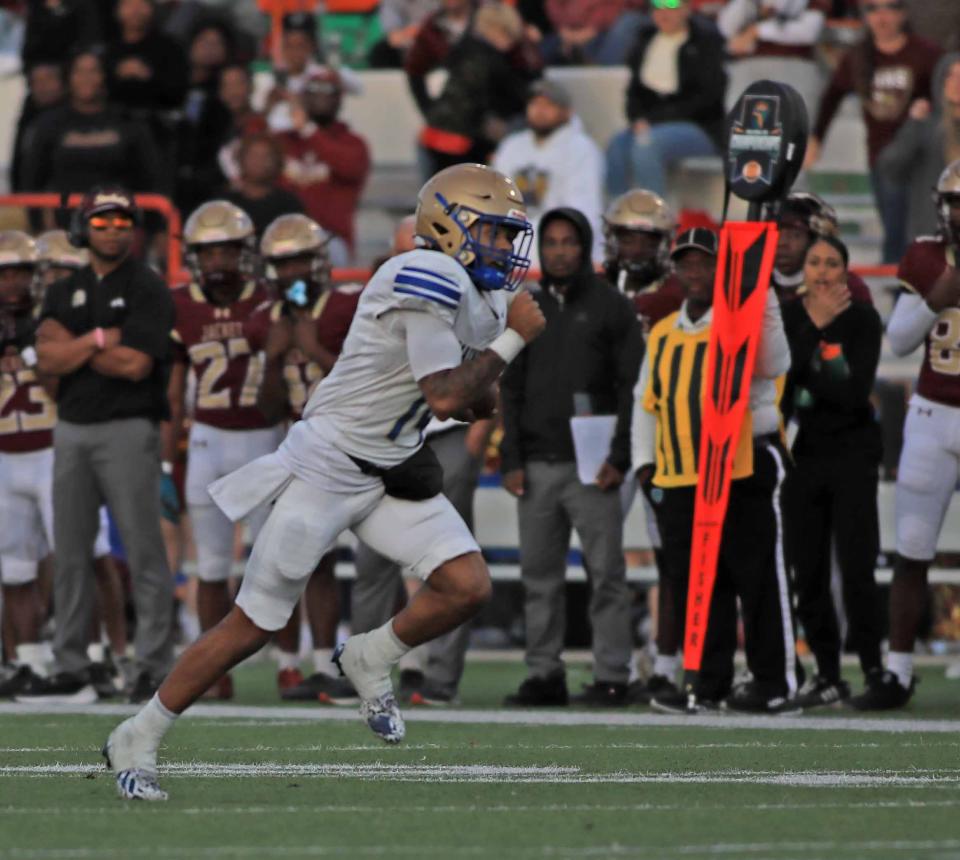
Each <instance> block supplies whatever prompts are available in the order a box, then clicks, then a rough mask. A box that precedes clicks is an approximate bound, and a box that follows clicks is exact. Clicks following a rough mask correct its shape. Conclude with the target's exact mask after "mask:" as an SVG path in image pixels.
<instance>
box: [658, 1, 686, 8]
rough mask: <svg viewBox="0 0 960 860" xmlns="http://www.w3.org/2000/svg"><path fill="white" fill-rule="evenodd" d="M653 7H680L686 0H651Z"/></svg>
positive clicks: (684, 4)
mask: <svg viewBox="0 0 960 860" xmlns="http://www.w3.org/2000/svg"><path fill="white" fill-rule="evenodd" d="M651 5H652V6H653V8H654V9H682V8H683V7H684V6H686V5H687V0H651Z"/></svg>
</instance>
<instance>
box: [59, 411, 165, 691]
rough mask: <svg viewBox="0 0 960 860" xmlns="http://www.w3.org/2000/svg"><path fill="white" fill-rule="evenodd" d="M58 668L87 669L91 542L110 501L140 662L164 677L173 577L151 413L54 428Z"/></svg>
mask: <svg viewBox="0 0 960 860" xmlns="http://www.w3.org/2000/svg"><path fill="white" fill-rule="evenodd" d="M53 450H54V466H53V532H54V540H55V542H56V548H55V559H56V567H55V571H56V572H55V574H54V580H53V587H54V590H53V599H54V612H55V617H56V623H57V630H56V635H55V637H54V642H53V650H54V655H55V657H56V662H57V668H58V669H59V670H61V671H68V672H78V671H82V670H83V669H85V668H86V667H87V666H88V665H89V663H90V661H89V660H88V659H87V643H88V639H89V636H90V620H91V618H92V616H93V607H94V597H95V594H96V590H95V580H94V573H93V543H94V540H95V539H96V536H97V528H98V526H99V517H98V511H99V508H100V505H102V504H106V505H107V506H108V507H109V508H110V514H111V516H112V517H113V518H114V521H115V522H116V524H117V528H118V529H119V530H120V537H121V539H122V540H123V547H124V550H125V551H126V554H127V564H128V566H129V568H130V575H131V577H132V579H133V600H134V606H135V607H136V611H137V634H136V639H135V641H134V649H135V652H136V659H137V664H138V666H137V668H138V670H140V671H144V670H146V671H148V672H149V673H150V675H151V676H152V677H153V678H155V679H156V680H159V679H161V678H163V676H164V675H165V674H166V672H167V670H168V669H169V668H170V663H171V660H172V657H173V651H172V634H173V628H172V617H173V578H172V577H171V575H170V570H169V568H168V566H167V555H166V551H165V550H164V545H163V536H162V534H161V532H160V433H159V429H158V427H157V425H156V424H155V423H153V422H152V421H149V420H148V419H146V418H124V419H119V420H116V421H104V422H103V423H100V424H71V423H69V422H68V421H62V420H61V421H59V422H57V426H56V428H55V430H54V434H53Z"/></svg>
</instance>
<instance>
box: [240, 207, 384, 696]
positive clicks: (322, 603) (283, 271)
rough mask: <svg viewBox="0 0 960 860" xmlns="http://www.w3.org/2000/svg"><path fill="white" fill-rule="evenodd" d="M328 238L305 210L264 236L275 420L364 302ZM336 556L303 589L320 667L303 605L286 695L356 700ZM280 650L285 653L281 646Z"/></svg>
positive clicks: (330, 354)
mask: <svg viewBox="0 0 960 860" xmlns="http://www.w3.org/2000/svg"><path fill="white" fill-rule="evenodd" d="M329 241H330V235H329V234H328V233H327V232H326V231H325V230H324V229H323V228H322V227H321V226H320V225H319V224H317V223H316V222H315V221H312V220H311V219H310V218H308V217H307V216H306V215H301V214H289V215H282V216H280V217H279V218H277V219H275V220H274V221H272V222H271V223H270V225H269V226H268V227H267V229H266V230H265V231H264V234H263V238H262V239H261V241H260V254H261V257H262V259H263V261H264V264H265V278H266V282H267V284H268V285H269V287H270V289H271V291H272V292H273V294H274V298H273V299H271V300H270V301H268V302H265V303H264V304H263V305H261V306H260V307H259V308H258V309H257V311H256V313H254V315H253V316H252V317H251V319H250V322H249V324H248V326H247V332H248V336H249V337H250V342H251V345H252V346H253V348H254V349H255V350H257V351H258V352H259V351H261V350H262V351H263V355H264V372H263V377H262V379H261V381H260V390H259V392H258V394H257V405H258V407H259V409H260V411H261V413H262V414H263V415H264V416H266V417H267V418H268V419H269V420H272V421H296V420H298V419H299V418H300V416H301V413H302V412H303V407H304V406H305V404H306V402H307V400H308V399H309V397H310V395H311V393H312V392H313V389H314V388H315V387H316V386H317V385H318V384H319V382H320V380H321V379H323V377H324V376H326V375H327V374H328V373H329V372H330V371H331V370H332V368H333V365H334V364H335V363H336V360H337V356H339V354H340V351H341V349H343V342H344V340H345V339H346V337H347V332H348V331H349V329H350V323H351V322H353V316H354V314H355V313H356V310H357V304H358V302H359V301H360V290H359V289H358V288H357V286H356V285H344V286H342V287H339V288H337V287H334V286H333V284H332V283H331V281H330V257H329V254H328V253H327V245H328V243H329ZM335 557H336V553H335V552H329V553H327V554H326V555H324V556H323V558H321V559H320V562H319V564H317V567H316V569H315V570H314V572H313V574H312V575H311V577H310V580H309V582H308V584H307V587H306V590H305V592H304V602H305V603H306V607H307V619H308V621H309V623H310V633H311V636H312V639H313V648H314V650H313V663H314V672H313V673H312V674H311V675H310V676H308V677H307V678H303V677H302V676H300V672H299V668H298V656H297V651H298V647H297V646H298V645H299V640H300V636H299V631H300V625H299V612H294V613H293V615H292V616H291V622H290V623H289V624H288V626H287V628H285V629H284V633H285V634H287V635H286V642H287V643H289V646H290V647H289V648H288V649H287V650H286V651H285V653H281V654H279V655H278V659H279V660H280V661H281V665H280V672H281V675H284V678H283V683H280V684H278V686H279V688H280V696H281V698H283V699H289V700H294V701H313V702H316V701H318V700H319V701H321V702H325V703H329V704H336V705H348V704H355V703H356V702H357V693H356V690H354V688H353V686H352V685H351V684H350V682H349V681H347V680H346V679H345V678H341V677H340V673H339V671H338V670H337V668H336V666H334V664H333V663H332V662H331V660H330V651H331V649H332V648H333V646H334V645H335V644H336V633H337V624H338V623H339V621H340V602H339V597H338V594H337V584H336V580H335V578H334V562H335ZM383 620H386V619H383ZM381 623H382V622H381ZM294 634H295V635H294ZM279 644H280V645H283V644H284V642H283V641H282V640H281V641H280V642H279ZM280 650H281V652H284V648H283V647H281V648H280ZM284 673H286V674H284ZM294 673H295V674H294Z"/></svg>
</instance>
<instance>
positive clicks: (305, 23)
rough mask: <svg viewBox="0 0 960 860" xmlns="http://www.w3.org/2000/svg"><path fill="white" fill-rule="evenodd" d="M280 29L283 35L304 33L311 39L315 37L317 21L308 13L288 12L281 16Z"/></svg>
mask: <svg viewBox="0 0 960 860" xmlns="http://www.w3.org/2000/svg"><path fill="white" fill-rule="evenodd" d="M282 27H283V32H284V33H291V32H294V31H296V32H300V33H306V34H307V35H308V36H311V37H312V38H316V36H317V19H316V17H315V16H314V15H311V14H310V13H309V12H290V13H289V14H287V15H284V16H283V21H282Z"/></svg>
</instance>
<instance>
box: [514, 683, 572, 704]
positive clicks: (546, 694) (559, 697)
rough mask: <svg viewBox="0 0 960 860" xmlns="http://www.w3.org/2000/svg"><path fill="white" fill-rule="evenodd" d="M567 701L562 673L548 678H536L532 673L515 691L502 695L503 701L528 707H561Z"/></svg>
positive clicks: (568, 698)
mask: <svg viewBox="0 0 960 860" xmlns="http://www.w3.org/2000/svg"><path fill="white" fill-rule="evenodd" d="M569 701H570V697H569V695H568V694H567V681H566V678H564V676H563V675H551V676H550V677H548V678H538V677H537V676H536V675H534V676H532V677H530V678H527V679H526V680H525V681H524V682H523V683H522V684H521V685H520V687H519V689H518V690H517V692H516V693H511V694H510V695H509V696H506V697H504V700H503V703H504V704H505V705H512V706H517V705H520V706H522V707H529V708H544V707H547V708H548V707H561V706H563V705H566V704H568V703H569Z"/></svg>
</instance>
